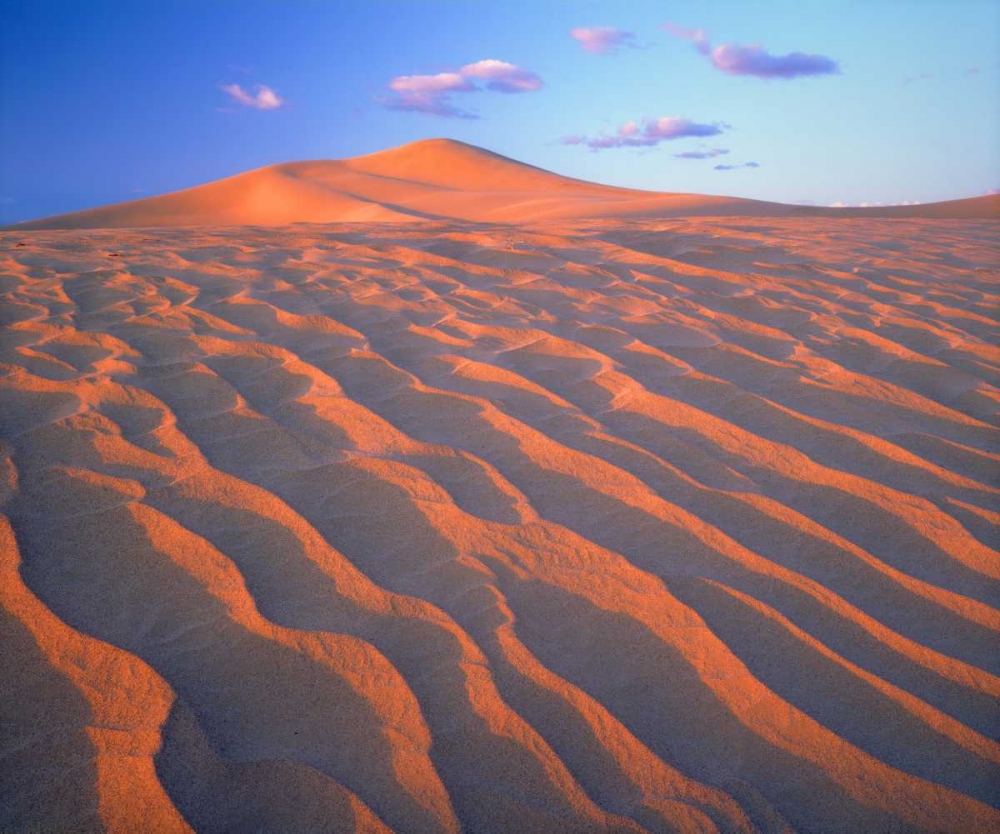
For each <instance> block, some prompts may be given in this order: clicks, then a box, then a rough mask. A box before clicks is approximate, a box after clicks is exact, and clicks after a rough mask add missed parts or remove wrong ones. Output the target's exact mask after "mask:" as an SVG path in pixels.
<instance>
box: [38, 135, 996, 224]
mask: <svg viewBox="0 0 1000 834" xmlns="http://www.w3.org/2000/svg"><path fill="white" fill-rule="evenodd" d="M704 215H744V216H758V217H761V216H766V217H771V216H775V217H784V216H789V215H808V216H819V215H823V216H868V217H875V216H887V217H894V216H900V217H932V218H937V219H941V218H961V219H970V218H984V217H1000V195H994V196H990V197H980V198H973V199H969V200H954V201H950V202H945V203H933V204H929V205H925V206H890V207H887V208H879V209H821V208H804V207H801V206H788V205H782V204H780V203H768V202H761V201H759V200H745V199H740V198H736V197H713V196H707V195H702V194H661V193H657V192H653V191H635V190H630V189H625V188H615V187H612V186H608V185H598V184H597V183H589V182H584V181H582V180H576V179H571V178H569V177H563V176H559V175H558V174H554V173H551V172H549V171H544V170H542V169H540V168H536V167H534V166H531V165H527V164H525V163H522V162H517V161H515V160H513V159H508V158H507V157H504V156H500V155H499V154H495V153H492V152H490V151H487V150H484V149H483V148H477V147H475V146H473V145H467V144H465V143H463V142H457V141H454V140H450V139H428V140H423V141H420V142H414V143H412V144H409V145H403V146H401V147H398V148H392V149H390V150H386V151H381V152H379V153H374V154H370V155H368V156H361V157H355V158H352V159H343V160H326V161H315V162H292V163H285V164H281V165H272V166H270V167H267V168H260V169H258V170H256V171H248V172H246V173H243V174H239V175H237V176H234V177H228V178H227V179H223V180H218V181H216V182H211V183H208V184H206V185H199V186H196V187H194V188H188V189H186V190H184V191H177V192H174V193H171V194H164V195H162V196H158V197H147V198H145V199H141V200H133V201H131V202H127V203H120V204H117V205H111V206H103V207H100V208H95V209H89V210H86V211H78V212H73V213H71V214H64V215H60V216H58V217H48V218H44V219H41V220H35V221H31V222H28V223H23V224H19V226H18V228H21V229H93V228H142V227H162V226H218V225H223V226H225V225H241V224H252V225H263V226H273V225H283V224H288V223H333V222H342V223H355V222H366V223H372V222H390V223H400V222H407V221H409V222H427V221H434V220H438V221H440V220H467V221H475V222H486V223H513V224H521V223H534V222H538V221H558V220H570V219H576V220H580V219H588V218H589V219H593V218H617V217H675V216H704Z"/></svg>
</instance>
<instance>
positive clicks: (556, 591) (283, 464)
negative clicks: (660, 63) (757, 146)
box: [0, 143, 1000, 832]
mask: <svg viewBox="0 0 1000 834" xmlns="http://www.w3.org/2000/svg"><path fill="white" fill-rule="evenodd" d="M436 147H437V146H436V145H434V144H426V143H425V144H422V145H417V146H409V147H407V148H403V149H399V150H397V151H393V152H388V153H385V154H377V155H374V156H372V157H363V158H359V159H356V160H346V161H343V162H338V163H301V164H297V165H290V166H278V167H276V168H272V169H265V170H264V171H260V172H253V173H251V174H247V175H243V176H241V177H236V178H233V179H231V180H226V181H223V182H220V183H215V184H212V185H209V186H204V187H201V188H198V189H193V190H191V191H188V192H180V193H178V194H176V195H170V196H167V197H162V198H152V199H150V200H143V201H138V202H137V203H135V204H128V205H126V206H122V207H112V208H107V209H98V210H95V211H93V212H88V213H81V214H79V215H74V216H70V217H68V218H64V219H63V220H61V221H59V222H60V223H65V224H66V225H74V224H75V225H79V226H85V225H89V224H91V223H101V224H109V225H122V224H125V223H126V222H127V223H129V224H132V223H135V224H145V223H150V224H154V225H157V224H158V225H172V224H186V223H197V222H200V221H201V219H202V218H204V217H205V216H206V215H207V214H210V215H211V216H212V217H213V218H214V219H213V221H212V222H213V223H216V224H225V223H254V224H264V223H276V222H284V221H289V220H293V219H296V220H302V219H310V220H332V219H342V220H343V219H348V220H362V219H378V220H382V221H387V222H384V223H380V224H378V225H371V226H361V225H357V224H346V225H321V226H320V225H317V226H298V227H285V228H276V229H263V228H247V227H235V228H215V229H206V228H196V229H168V228H163V229H159V230H157V231H155V232H142V231H75V232H59V231H38V232H30V233H28V232H22V231H7V232H4V233H2V234H0V266H2V270H0V293H2V297H0V298H2V300H0V316H2V325H3V327H2V329H0V571H2V581H0V622H2V628H3V634H4V649H5V650H4V652H3V653H2V655H0V656H2V659H3V663H4V664H5V667H6V668H5V669H4V674H3V675H2V676H0V680H2V681H3V684H2V685H0V713H2V720H3V726H4V731H3V733H2V736H0V829H2V830H5V831H7V830H29V829H30V830H37V829H41V830H99V829H106V830H111V831H135V830H144V831H184V830H191V829H193V830H197V831H233V830H249V829H251V828H252V829H254V830H266V831H285V832H287V831H298V830H328V829H329V830H344V831H372V832H375V831H387V830H395V831H400V832H420V831H427V832H439V831H441V832H449V831H460V830H463V831H476V832H493V831H495V832H510V831H518V832H521V831H540V832H541V831H574V832H575V831H633V832H639V831H731V832H738V831H744V832H749V831H766V832H770V831H774V832H778V831H790V830H796V831H889V830H893V831H895V830H914V831H917V830H932V831H961V832H968V831H989V830H997V829H1000V811H998V810H997V808H998V806H1000V745H998V744H997V741H996V738H997V734H998V732H1000V711H998V696H1000V678H998V675H1000V663H998V655H997V652H996V646H997V632H998V631H1000V616H998V611H997V580H998V579H1000V560H998V558H997V557H998V554H997V551H996V550H995V549H994V548H996V546H997V531H998V528H1000V524H998V522H1000V514H998V512H997V511H998V505H997V497H998V493H1000V481H998V478H997V474H998V471H1000V466H998V464H1000V455H998V453H997V436H998V430H997V413H998V407H1000V390H998V387H997V386H998V385H1000V350H998V348H997V346H996V343H995V335H996V323H997V309H998V307H997V302H998V300H1000V290H998V279H1000V260H998V258H997V250H996V246H995V244H996V232H997V227H996V225H995V223H993V222H990V221H974V220H964V221H961V220H953V221H950V222H948V223H941V224H938V223H934V222H930V221H928V220H919V219H918V220H906V219H900V220H881V221H880V220H873V219H867V220H858V219H840V220H831V219H829V218H827V217H822V218H808V217H794V218H779V217H771V218H760V217H758V218H754V217H747V216H743V217H738V218H737V217H733V218H711V219H706V218H702V219H697V218H694V219H667V220H648V219H647V220H629V219H619V220H609V219H602V220H600V221H589V220H588V221H581V222H578V223H568V222H566V221H565V219H563V220H561V221H560V222H559V223H554V222H553V223H548V224H537V225H534V226H532V227H531V228H530V229H529V228H528V227H523V226H522V227H516V228H512V227H510V226H504V225H499V224H498V225H488V224H484V223H478V224H475V225H473V224H466V223H460V222H453V223H452V222H449V223H441V222H432V223H429V224H427V223H421V224H419V225H414V224H412V223H410V222H406V223H402V222H398V223H396V222H388V221H393V220H400V221H401V220H406V221H409V220H411V219H412V218H414V217H417V216H421V215H418V214H417V208H416V207H418V206H419V207H420V212H422V213H423V215H428V214H429V215H434V216H439V215H440V214H441V213H443V212H444V211H445V210H446V207H448V206H451V208H449V209H448V210H449V211H453V212H455V213H461V212H463V211H465V210H466V209H468V211H469V212H470V213H471V212H473V208H471V207H472V206H476V208H475V211H476V212H480V211H481V208H482V206H484V205H488V206H489V207H490V208H489V209H488V212H487V213H488V214H490V213H492V214H491V216H494V219H496V220H498V221H499V220H502V219H504V218H505V217H509V216H510V214H509V212H512V211H514V207H515V206H516V205H517V203H516V201H515V198H513V197H512V196H511V194H510V192H511V191H513V190H515V189H516V190H517V191H518V193H520V194H522V198H521V199H522V200H523V199H526V198H524V197H523V195H524V194H530V193H533V192H537V193H538V194H545V193H546V192H548V193H550V194H551V193H553V192H554V191H560V190H561V191H560V194H559V195H558V197H557V198H556V197H552V198H551V200H553V201H554V202H548V203H546V201H545V200H546V198H544V197H537V198H530V199H529V202H530V200H536V202H535V203H533V204H532V205H533V208H532V209H531V210H532V211H533V212H537V216H539V217H541V216H553V217H561V218H565V217H568V216H573V215H574V213H575V212H579V214H580V216H584V215H586V213H587V211H589V210H590V209H588V208H586V207H587V206H589V205H591V203H593V202H597V203H600V204H601V211H608V210H609V205H611V204H612V203H613V204H614V206H615V207H616V208H614V211H615V212H617V213H619V214H623V215H624V214H629V213H632V211H633V210H634V209H635V207H636V206H637V205H639V204H641V203H643V201H646V204H647V205H648V204H649V201H654V202H655V201H660V203H658V205H659V208H657V209H656V211H659V212H666V211H672V210H673V209H669V208H667V207H668V206H669V205H673V206H675V207H676V206H680V205H689V207H690V205H695V207H696V209H697V210H699V211H700V210H702V209H705V210H708V208H709V207H711V208H712V210H719V209H720V207H721V208H724V209H725V210H727V211H728V210H730V209H733V210H736V208H742V209H746V204H745V203H735V202H726V203H723V204H720V203H717V202H712V201H711V200H709V198H687V197H683V196H669V195H668V196H652V197H651V196H648V195H642V194H638V193H634V192H617V191H616V192H615V193H614V194H609V193H608V190H607V189H604V188H603V187H600V186H593V185H591V184H588V183H580V182H575V181H567V180H564V179H563V178H559V177H556V176H555V175H553V174H550V173H548V172H545V171H540V170H538V169H532V168H529V167H526V166H520V165H517V164H516V163H512V162H510V161H508V160H504V159H503V158H500V157H489V158H488V159H487V160H486V162H485V163H484V162H483V158H482V157H481V152H479V151H475V150H471V149H466V148H464V147H459V148H458V149H455V148H452V147H451V146H449V153H452V152H454V154H455V156H454V164H453V165H451V166H448V167H447V168H446V169H444V171H443V172H442V170H441V169H440V168H439V166H438V164H437V161H436V159H437V158H436V157H435V156H433V154H432V153H431V152H432V151H433V153H437V150H435V149H436ZM428 154H431V155H430V156H428ZM512 166H513V167H512ZM403 171H405V173H406V177H405V178H404V177H401V176H400V173H401V172H403ZM501 190H505V191H503V193H501ZM456 191H462V192H465V193H467V194H470V195H472V196H470V197H469V201H468V203H463V202H462V201H461V200H458V201H457V202H453V198H454V195H455V192H456ZM483 194H493V195H494V197H491V198H489V199H486V198H483V197H482V195H483ZM390 198H391V199H390ZM493 199H495V202H492V203H491V202H490V200H493ZM688 199H690V200H693V201H694V203H691V204H685V202H684V201H685V200H688ZM699 200H700V201H701V202H698V201H699ZM286 201H287V204H288V205H292V204H294V206H295V209H296V212H300V211H302V210H303V207H306V208H307V213H308V214H309V217H308V218H303V217H301V216H296V217H293V216H291V215H290V214H282V212H283V211H284V209H283V208H282V206H284V205H285V204H286ZM671 201H673V202H671ZM390 203H391V204H392V205H391V206H390ZM522 205H523V203H522ZM991 205H992V204H991ZM476 219H477V220H482V219H483V215H481V214H480V215H477V218H476Z"/></svg>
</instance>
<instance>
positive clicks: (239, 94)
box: [220, 84, 285, 110]
mask: <svg viewBox="0 0 1000 834" xmlns="http://www.w3.org/2000/svg"><path fill="white" fill-rule="evenodd" d="M220 89H221V90H222V91H223V92H224V93H227V94H228V95H229V96H230V97H232V99H233V100H234V101H236V102H238V103H239V104H242V105H243V106H244V107H253V108H254V109H256V110H277V109H278V108H279V107H281V105H282V104H284V103H285V100H284V99H283V98H281V96H279V95H278V94H277V93H276V92H274V90H272V89H271V88H270V87H265V86H264V85H263V84H258V85H257V91H256V92H255V93H250V92H248V91H247V90H244V89H243V88H242V87H241V86H240V85H239V84H223V85H222V86H221V88H220Z"/></svg>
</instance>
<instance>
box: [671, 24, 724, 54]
mask: <svg viewBox="0 0 1000 834" xmlns="http://www.w3.org/2000/svg"><path fill="white" fill-rule="evenodd" d="M660 28H661V29H662V30H663V31H664V32H667V33H668V34H671V35H673V36H674V37H675V38H683V39H684V40H686V41H691V43H693V44H694V48H695V49H697V50H698V52H700V53H701V54H702V55H708V54H709V53H710V52H711V51H712V45H711V44H710V43H709V42H708V35H707V34H706V33H705V30H704V29H687V28H685V27H684V26H678V25H677V24H676V23H661V24H660Z"/></svg>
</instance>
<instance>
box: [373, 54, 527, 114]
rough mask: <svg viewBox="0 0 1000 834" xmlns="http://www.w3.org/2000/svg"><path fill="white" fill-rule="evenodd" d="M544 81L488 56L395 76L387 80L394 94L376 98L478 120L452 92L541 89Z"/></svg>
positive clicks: (398, 106)
mask: <svg viewBox="0 0 1000 834" xmlns="http://www.w3.org/2000/svg"><path fill="white" fill-rule="evenodd" d="M475 82H479V84H477V83H475ZM480 84H481V85H482V86H479V85H480ZM543 84H544V82H543V81H542V79H541V78H540V77H539V76H538V75H537V74H535V73H533V72H531V71H530V70H527V69H524V67H519V66H517V65H516V64H509V63H507V62H506V61H498V60H496V59H495V58H487V59H486V60H483V61H476V62H475V63H474V64H466V65H465V66H464V67H461V68H460V69H458V70H456V71H453V72H439V73H437V74H436V75H399V76H396V77H395V78H393V79H392V81H390V82H389V89H390V90H392V93H393V94H392V95H391V96H384V97H382V98H379V99H377V101H378V102H379V103H380V104H381V105H382V106H383V107H387V108H389V109H390V110H404V111H409V112H412V113H425V114H428V115H431V116H443V117H445V118H454V119H478V118H479V116H478V115H477V114H476V113H473V112H471V111H469V110H463V109H461V108H459V107H456V106H455V105H454V104H453V103H452V101H451V96H452V94H454V93H472V92H477V91H482V90H488V91H490V92H494V93H528V92H533V91H534V90H539V89H541V88H542V86H543Z"/></svg>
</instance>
